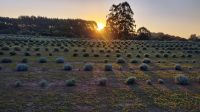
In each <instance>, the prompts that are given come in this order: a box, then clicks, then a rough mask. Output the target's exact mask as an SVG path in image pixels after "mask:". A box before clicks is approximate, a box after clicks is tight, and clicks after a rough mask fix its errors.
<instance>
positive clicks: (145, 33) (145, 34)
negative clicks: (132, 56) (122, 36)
mask: <svg viewBox="0 0 200 112" xmlns="http://www.w3.org/2000/svg"><path fill="white" fill-rule="evenodd" d="M137 34H138V36H137V37H138V38H137V39H139V40H148V39H150V38H151V32H150V31H149V30H148V29H147V28H145V27H141V28H139V29H138V30H137Z"/></svg>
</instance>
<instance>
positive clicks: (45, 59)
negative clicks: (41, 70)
mask: <svg viewBox="0 0 200 112" xmlns="http://www.w3.org/2000/svg"><path fill="white" fill-rule="evenodd" d="M39 63H47V58H46V57H40V58H39Z"/></svg>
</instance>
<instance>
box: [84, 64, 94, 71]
mask: <svg viewBox="0 0 200 112" xmlns="http://www.w3.org/2000/svg"><path fill="white" fill-rule="evenodd" d="M92 70H93V65H92V64H91V63H87V64H85V66H84V71H92Z"/></svg>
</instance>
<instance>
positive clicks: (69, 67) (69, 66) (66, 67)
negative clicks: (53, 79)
mask: <svg viewBox="0 0 200 112" xmlns="http://www.w3.org/2000/svg"><path fill="white" fill-rule="evenodd" d="M72 68H73V67H72V65H71V64H65V65H64V70H65V71H71V70H72Z"/></svg>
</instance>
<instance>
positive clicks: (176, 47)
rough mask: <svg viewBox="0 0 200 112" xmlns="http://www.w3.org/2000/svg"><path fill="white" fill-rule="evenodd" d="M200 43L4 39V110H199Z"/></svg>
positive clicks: (0, 45)
mask: <svg viewBox="0 0 200 112" xmlns="http://www.w3.org/2000/svg"><path fill="white" fill-rule="evenodd" d="M199 72H200V42H190V41H135V40H126V41H103V40H81V39H53V38H37V37H29V36H20V37H19V36H10V37H6V36H0V111H1V112H9V111H20V112H32V111H34V112H35V111H38V112H47V111H48V112H55V111H59V112H62V111H63V112H69V111H74V112H76V111H81V112H132V111H136V112H161V111H162V112H163V111H166V112H188V111H190V112H199V111H200V73H199Z"/></svg>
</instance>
